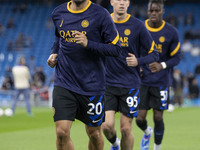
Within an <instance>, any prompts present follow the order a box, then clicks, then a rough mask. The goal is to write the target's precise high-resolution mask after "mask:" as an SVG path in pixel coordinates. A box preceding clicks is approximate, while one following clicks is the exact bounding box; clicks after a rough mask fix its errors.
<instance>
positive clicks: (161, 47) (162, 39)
mask: <svg viewBox="0 0 200 150" xmlns="http://www.w3.org/2000/svg"><path fill="white" fill-rule="evenodd" d="M148 21H149V20H146V21H145V25H146V27H147V29H148V30H149V31H150V33H151V35H152V37H153V40H154V41H155V43H156V49H157V50H158V52H159V54H160V59H159V61H158V62H165V63H166V64H167V68H166V69H162V70H161V71H160V72H156V73H152V72H151V71H150V69H149V66H148V65H145V66H143V67H142V69H143V78H142V85H146V86H153V87H161V86H170V85H171V84H172V83H171V82H172V80H171V77H172V76H171V73H172V71H173V67H174V66H176V65H177V64H179V62H180V60H181V51H180V41H179V37H178V32H177V30H176V28H175V27H173V26H172V25H170V24H169V23H167V22H165V21H164V20H163V23H162V25H161V26H160V27H159V28H151V27H150V26H149V25H148Z"/></svg>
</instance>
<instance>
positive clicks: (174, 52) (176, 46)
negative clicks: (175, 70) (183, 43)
mask: <svg viewBox="0 0 200 150" xmlns="http://www.w3.org/2000/svg"><path fill="white" fill-rule="evenodd" d="M169 55H170V59H168V60H167V61H166V62H165V63H166V65H167V67H174V66H176V65H178V64H179V62H180V60H181V51H180V41H179V37H178V32H177V31H176V30H175V32H174V36H173V38H172V41H171V44H170V54H169Z"/></svg>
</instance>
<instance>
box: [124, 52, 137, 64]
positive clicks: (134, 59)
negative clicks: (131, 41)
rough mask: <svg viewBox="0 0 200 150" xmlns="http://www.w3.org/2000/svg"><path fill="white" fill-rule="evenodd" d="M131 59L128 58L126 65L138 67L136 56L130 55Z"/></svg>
mask: <svg viewBox="0 0 200 150" xmlns="http://www.w3.org/2000/svg"><path fill="white" fill-rule="evenodd" d="M128 55H129V56H130V57H126V63H127V65H128V66H131V67H136V66H137V65H138V61H137V58H136V57H135V55H134V54H131V53H128Z"/></svg>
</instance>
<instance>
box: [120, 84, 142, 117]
mask: <svg viewBox="0 0 200 150" xmlns="http://www.w3.org/2000/svg"><path fill="white" fill-rule="evenodd" d="M139 99H140V97H139V89H128V88H121V96H120V101H119V109H120V112H121V113H123V114H124V115H125V116H127V117H130V118H133V117H136V116H137V113H138V103H139Z"/></svg>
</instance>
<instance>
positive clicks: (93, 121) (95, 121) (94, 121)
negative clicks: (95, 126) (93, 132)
mask: <svg viewBox="0 0 200 150" xmlns="http://www.w3.org/2000/svg"><path fill="white" fill-rule="evenodd" d="M101 119H102V118H101ZM101 119H99V120H92V123H97V122H99V121H100V120H101Z"/></svg>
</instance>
